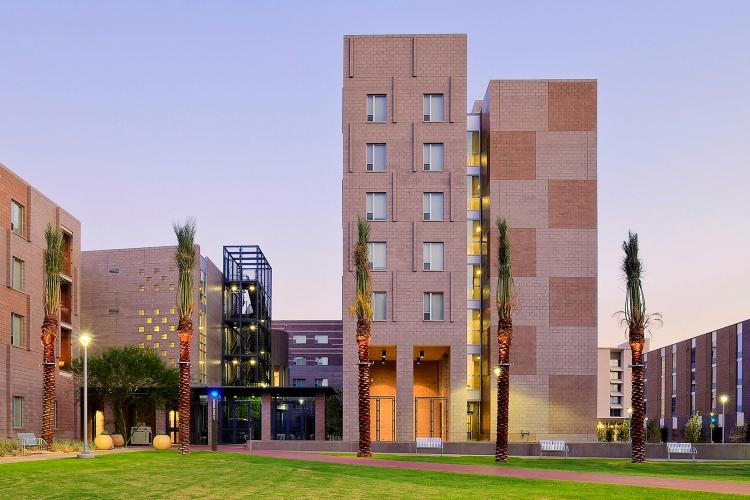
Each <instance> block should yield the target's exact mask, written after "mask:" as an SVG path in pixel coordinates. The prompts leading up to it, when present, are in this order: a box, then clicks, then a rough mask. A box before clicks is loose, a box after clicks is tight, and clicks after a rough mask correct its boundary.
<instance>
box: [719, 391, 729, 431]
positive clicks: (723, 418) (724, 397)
mask: <svg viewBox="0 0 750 500" xmlns="http://www.w3.org/2000/svg"><path fill="white" fill-rule="evenodd" d="M727 401H729V396H727V395H726V394H722V395H721V396H719V402H720V403H721V442H722V443H723V442H724V427H725V426H726V420H727V416H726V415H725V414H724V405H726V404H727Z"/></svg>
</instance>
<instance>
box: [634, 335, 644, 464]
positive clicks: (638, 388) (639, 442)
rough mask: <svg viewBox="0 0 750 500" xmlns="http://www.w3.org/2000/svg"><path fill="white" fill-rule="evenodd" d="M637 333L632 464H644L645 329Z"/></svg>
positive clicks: (635, 337) (635, 344) (635, 342)
mask: <svg viewBox="0 0 750 500" xmlns="http://www.w3.org/2000/svg"><path fill="white" fill-rule="evenodd" d="M635 330H636V331H634V332H633V331H631V336H630V337H631V339H634V340H633V341H631V342H630V350H631V354H632V366H631V370H632V375H631V376H632V380H633V388H632V396H631V401H632V405H633V415H632V417H631V418H632V422H631V427H632V428H631V430H630V433H631V439H632V446H633V456H632V460H631V461H632V462H633V463H634V464H639V463H643V462H645V461H646V431H645V428H644V426H643V422H644V417H645V415H644V411H643V394H644V382H643V370H644V366H643V329H642V328H640V329H639V328H635Z"/></svg>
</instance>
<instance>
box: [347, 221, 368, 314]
mask: <svg viewBox="0 0 750 500" xmlns="http://www.w3.org/2000/svg"><path fill="white" fill-rule="evenodd" d="M369 239H370V223H369V222H367V221H366V220H365V219H363V218H362V217H359V216H358V217H357V243H356V244H355V245H354V250H353V251H352V259H353V261H354V276H355V283H356V288H355V294H354V301H353V302H352V305H351V306H350V307H349V314H351V315H352V316H357V319H366V320H372V285H371V283H370V264H369V262H368V259H367V243H368V241H369Z"/></svg>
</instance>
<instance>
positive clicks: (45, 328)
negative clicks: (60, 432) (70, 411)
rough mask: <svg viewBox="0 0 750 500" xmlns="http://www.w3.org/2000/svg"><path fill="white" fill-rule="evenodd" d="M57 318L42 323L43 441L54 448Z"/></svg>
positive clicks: (46, 319)
mask: <svg viewBox="0 0 750 500" xmlns="http://www.w3.org/2000/svg"><path fill="white" fill-rule="evenodd" d="M57 329H58V323H57V317H56V316H52V315H47V316H46V317H45V318H44V323H42V338H41V340H42V347H43V352H44V355H43V362H42V366H43V367H44V369H43V370H44V376H43V388H42V439H44V440H45V441H46V442H47V445H48V446H52V441H53V440H54V432H55V338H56V337H57Z"/></svg>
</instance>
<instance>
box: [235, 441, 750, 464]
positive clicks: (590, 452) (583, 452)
mask: <svg viewBox="0 0 750 500" xmlns="http://www.w3.org/2000/svg"><path fill="white" fill-rule="evenodd" d="M245 446H246V448H248V449H249V450H284V451H319V452H334V453H337V452H338V453H345V452H349V453H353V452H355V451H357V443H356V442H355V441H248V442H247V443H246V445H245ZM694 446H695V448H696V449H697V450H698V458H699V459H721V460H750V444H745V443H742V444H740V443H727V444H708V443H700V444H695V445H694ZM568 447H569V448H570V453H569V454H568V456H570V457H591V458H630V444H629V443H568ZM372 451H373V452H375V453H415V452H416V450H415V446H414V442H411V441H405V442H399V441H393V442H384V441H380V442H373V443H372ZM421 451H422V450H420V452H421ZM424 451H425V452H429V451H430V450H424ZM432 451H434V450H432ZM443 451H444V453H447V454H450V455H494V454H495V443H491V442H487V441H467V442H445V444H444V450H443ZM509 451H510V454H511V455H515V456H521V457H522V456H539V443H510V445H509ZM546 455H561V454H560V453H548V454H545V456H546ZM646 457H647V458H667V448H666V445H664V444H650V443H649V444H646ZM676 458H689V457H688V455H677V456H676Z"/></svg>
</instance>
